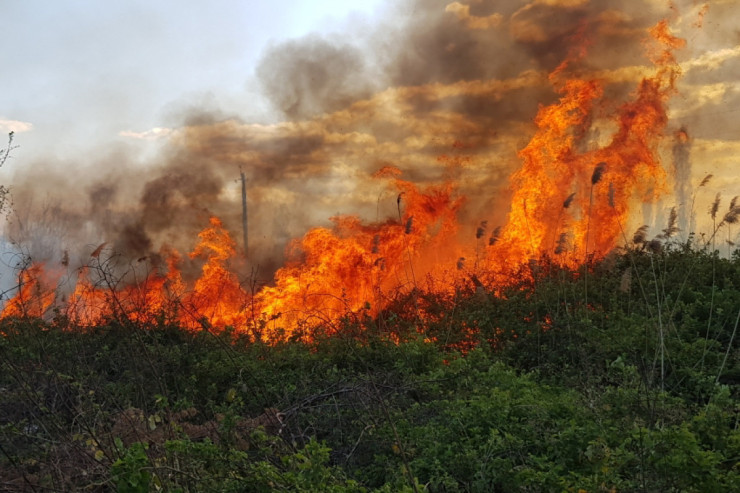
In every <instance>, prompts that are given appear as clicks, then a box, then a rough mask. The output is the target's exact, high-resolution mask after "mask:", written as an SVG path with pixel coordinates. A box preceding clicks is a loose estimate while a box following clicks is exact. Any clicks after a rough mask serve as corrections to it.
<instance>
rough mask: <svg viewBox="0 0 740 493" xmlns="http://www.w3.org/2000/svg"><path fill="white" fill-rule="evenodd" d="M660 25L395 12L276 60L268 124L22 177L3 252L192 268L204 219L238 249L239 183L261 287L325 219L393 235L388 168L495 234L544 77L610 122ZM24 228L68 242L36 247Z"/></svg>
mask: <svg viewBox="0 0 740 493" xmlns="http://www.w3.org/2000/svg"><path fill="white" fill-rule="evenodd" d="M638 3H639V5H637V4H638ZM723 5H724V8H729V7H727V4H726V3H724V4H723ZM671 15H673V16H674V17H675V13H674V12H673V11H672V10H671V9H670V8H669V4H668V3H667V2H662V1H658V0H655V1H650V2H633V3H630V2H626V5H625V2H622V1H618V0H593V1H587V0H560V1H557V0H532V1H530V2H521V1H514V0H510V1H503V2H501V1H494V0H470V1H467V2H450V1H448V0H407V1H405V2H400V3H399V4H397V5H395V6H394V7H393V8H391V9H390V10H389V12H388V17H387V18H386V19H384V20H382V21H381V22H379V23H378V25H377V26H376V27H373V28H362V29H360V28H359V27H358V26H349V27H348V28H347V32H342V33H336V34H333V35H328V36H322V35H319V34H312V35H309V36H306V37H304V38H301V39H296V40H289V41H285V42H281V43H276V44H273V45H272V46H270V47H269V48H268V49H267V50H266V51H265V52H264V54H263V56H262V58H261V61H260V62H259V64H258V66H257V68H256V72H255V77H256V79H257V81H258V82H259V85H260V87H262V90H263V94H264V97H265V98H266V100H267V101H268V102H269V103H270V104H271V105H272V107H273V109H274V111H275V112H276V114H277V115H279V118H277V121H276V122H273V123H261V124H257V123H251V122H248V121H243V120H242V119H241V118H240V117H239V116H238V115H233V114H228V113H222V112H220V111H209V110H206V109H204V108H199V107H195V108H189V109H188V110H187V111H186V114H185V116H184V118H183V123H182V125H181V126H180V127H179V128H178V129H176V130H174V131H173V132H172V133H171V134H170V135H169V137H168V138H169V141H168V144H167V145H166V146H165V148H164V149H163V150H162V151H161V152H160V154H159V155H158V156H156V158H155V159H153V160H152V161H151V162H146V163H141V162H137V161H136V160H135V159H132V158H131V157H130V156H127V155H126V150H125V149H121V150H119V151H118V152H107V153H106V154H104V155H103V156H102V157H100V158H96V159H93V161H94V167H92V169H94V170H96V171H94V172H93V171H90V172H89V173H85V172H79V173H68V172H67V170H66V169H65V166H66V165H68V166H69V169H75V168H76V167H75V165H74V163H66V164H65V163H58V162H55V161H54V159H53V158H51V159H50V160H49V162H47V163H43V164H42V163H33V165H32V166H29V167H28V171H27V174H26V175H21V176H18V177H17V180H16V182H15V183H14V194H15V197H16V209H17V210H18V214H19V215H18V217H24V219H23V220H17V221H14V222H12V224H14V226H12V227H11V228H10V229H11V236H15V237H17V238H18V241H26V242H29V243H33V244H36V243H38V244H39V245H40V244H44V245H45V246H43V248H38V251H35V250H34V255H35V256H36V257H37V258H39V259H42V258H44V257H46V258H54V257H55V256H56V257H58V256H59V255H61V253H60V252H61V251H63V250H69V251H74V252H75V256H76V258H77V259H78V260H79V261H81V262H82V261H84V258H85V255H86V254H87V255H89V252H90V251H91V250H92V249H93V248H94V247H95V246H97V245H98V244H100V242H102V241H108V242H109V244H110V245H111V248H112V249H113V250H115V251H116V252H119V253H121V254H122V255H125V256H128V257H130V258H137V257H142V256H151V257H152V258H156V256H157V255H158V253H159V251H160V248H162V247H163V246H165V245H166V246H168V247H172V248H176V249H177V250H179V251H181V252H188V251H190V250H191V249H192V247H193V245H194V242H195V241H196V235H197V232H198V231H199V230H200V229H202V228H203V227H204V226H206V225H207V221H208V217H209V216H210V215H216V216H218V217H220V218H221V219H222V220H223V221H224V224H225V225H226V226H227V228H229V229H230V230H231V231H232V235H233V237H234V238H241V229H240V228H241V195H240V193H241V186H240V183H239V182H238V180H239V176H240V175H239V173H240V170H243V172H244V173H245V174H246V177H247V183H248V208H249V211H250V217H249V225H250V231H249V238H250V242H251V244H250V245H249V250H248V252H246V253H247V258H248V259H249V261H250V263H251V265H256V266H260V267H261V268H262V271H261V273H262V275H264V276H268V275H269V273H270V270H271V269H274V268H275V266H277V265H279V264H280V263H281V262H282V260H283V259H282V253H281V252H283V251H284V249H285V247H286V245H287V244H288V242H289V240H290V239H291V238H294V237H297V236H300V235H302V234H303V233H304V232H305V231H307V230H308V229H309V228H310V227H312V226H316V225H321V224H327V221H328V219H329V218H330V217H331V216H334V215H337V214H356V215H359V216H360V217H362V218H363V219H364V220H369V221H375V220H384V219H386V218H387V217H393V212H394V207H395V196H396V192H395V191H394V190H390V189H389V188H388V186H387V184H386V183H385V182H383V181H382V180H377V179H374V178H373V174H374V172H375V171H376V170H378V169H379V168H381V167H382V166H385V165H389V164H390V165H393V166H395V167H397V168H398V169H400V170H401V171H402V173H403V177H404V178H405V179H408V180H411V181H414V182H417V183H419V184H420V185H424V184H428V183H435V182H439V181H441V180H444V179H446V178H450V177H455V178H456V180H457V183H458V187H459V193H460V194H461V195H465V196H466V197H467V199H468V201H467V206H466V208H465V210H464V211H463V215H464V217H463V218H462V220H463V222H467V223H469V225H470V226H469V227H470V228H471V231H473V230H474V229H475V227H476V225H477V224H480V222H481V221H484V220H485V221H489V223H490V224H491V225H492V226H493V225H496V224H500V222H501V221H502V220H503V218H504V217H505V214H506V212H507V211H506V205H505V204H506V197H507V194H508V193H509V192H508V190H507V186H508V183H507V177H508V176H509V174H510V173H511V172H512V170H514V169H515V168H516V167H517V166H518V164H519V158H518V157H517V154H516V153H517V151H518V150H519V149H521V148H522V147H523V146H524V145H525V144H526V142H527V141H528V139H529V138H530V137H531V135H532V133H533V132H534V126H533V118H534V117H535V115H536V113H537V110H538V108H539V106H540V105H543V104H548V103H551V102H553V101H554V100H555V99H556V98H557V97H558V95H557V92H556V91H555V88H554V87H553V83H552V82H551V81H550V80H549V79H548V74H549V73H551V72H552V71H553V70H554V69H555V68H556V67H558V66H559V65H560V64H561V63H562V61H563V60H564V59H565V58H566V57H567V56H569V55H571V59H572V60H574V61H572V62H571V64H570V65H569V66H568V67H567V68H566V70H567V71H568V72H569V73H575V74H578V75H581V76H585V77H588V76H592V77H596V78H599V79H601V80H604V81H605V82H606V86H605V92H606V95H607V96H608V98H605V99H609V98H613V99H614V102H613V103H604V104H605V105H609V104H612V105H616V104H619V102H620V98H623V97H624V96H626V94H627V93H628V92H629V91H631V90H632V89H633V88H634V86H635V83H636V82H637V81H638V80H639V78H640V77H641V76H642V74H643V72H644V70H645V65H647V64H648V60H647V58H646V57H645V50H644V46H643V44H644V42H645V29H646V28H647V27H648V26H650V25H652V24H654V23H655V22H656V21H657V20H658V19H660V18H662V17H664V16H671ZM354 28H357V29H354ZM584 45H586V46H587V51H585V52H584V53H583V54H582V56H576V57H573V56H572V55H573V52H574V50H577V49H580V47H582V46H584ZM727 73H730V72H727ZM724 76H725V77H726V76H727V74H725V75H724ZM556 84H557V82H556ZM608 109H609V108H606V107H605V108H602V109H600V111H603V112H605V113H606V112H607V111H608ZM226 115H228V116H226ZM598 118H599V114H596V115H595V120H596V121H595V122H594V124H595V125H598V124H599V122H598ZM607 130H608V129H607ZM676 152H678V153H679V154H680V152H679V151H676ZM681 152H683V151H681ZM686 152H688V150H686ZM679 161H681V162H682V163H683V162H684V161H686V159H684V156H683V154H681V155H680V156H677V158H676V166H679ZM681 166H683V165H681ZM101 169H102V170H105V171H103V172H101V171H99V170H101ZM60 170H64V171H60ZM44 175H45V176H46V180H41V179H40V178H39V177H40V176H44ZM685 179H688V178H686V177H682V180H684V181H685ZM41 181H45V184H40V182H41ZM51 183H53V186H52V185H50V184H51ZM686 193H687V192H685V190H684V189H680V190H677V194H679V195H681V197H682V201H685V198H686V197H685V195H686ZM39 197H41V198H40V199H39ZM47 209H52V210H54V211H56V212H55V213H54V214H53V215H49V214H46V215H44V214H43V211H44V210H47ZM682 218H683V216H682ZM683 220H684V221H685V218H684V219H683ZM32 222H33V223H39V224H42V223H45V222H50V223H53V224H54V225H58V228H60V229H62V230H63V231H54V232H50V231H42V230H43V228H40V230H39V232H38V233H33V234H32V232H31V231H30V230H29V227H28V224H29V223H32ZM21 224H23V225H25V226H23V225H21ZM55 227H57V226H55ZM34 235H37V236H38V237H35V236H34ZM41 238H43V240H42V239H41ZM49 238H52V239H55V240H56V243H53V242H52V245H58V248H56V247H55V246H48V245H47V243H49V242H48V239H49ZM45 242H46V243H45ZM55 248H56V252H51V251H50V249H51V250H54V249H55Z"/></svg>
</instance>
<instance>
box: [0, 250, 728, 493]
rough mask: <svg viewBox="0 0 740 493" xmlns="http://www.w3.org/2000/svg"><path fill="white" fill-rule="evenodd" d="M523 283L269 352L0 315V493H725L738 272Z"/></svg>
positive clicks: (611, 261) (667, 268) (404, 305)
mask: <svg viewBox="0 0 740 493" xmlns="http://www.w3.org/2000/svg"><path fill="white" fill-rule="evenodd" d="M584 269H588V273H587V274H586V273H585V272H584ZM585 278H587V282H584V280H585ZM523 279H526V280H523V281H522V282H521V284H520V285H517V286H511V287H510V288H508V289H506V290H505V291H504V292H500V293H496V294H495V295H494V293H492V292H488V291H485V290H482V289H479V288H478V289H476V287H475V285H474V284H473V283H471V285H470V286H460V288H459V290H458V291H457V292H456V293H455V294H454V295H453V296H440V295H435V294H434V293H426V292H424V291H423V290H415V291H413V292H412V293H409V294H406V295H404V296H398V297H397V299H396V301H395V302H394V304H393V305H392V306H391V307H389V308H388V309H387V310H385V311H384V312H383V313H382V314H381V315H380V316H378V317H370V316H368V314H367V313H363V312H359V313H351V314H347V316H346V317H345V318H344V319H343V320H342V321H341V322H340V323H339V328H340V330H339V331H337V330H336V326H334V327H332V329H331V333H329V332H330V331H329V330H328V329H326V330H324V328H322V327H317V328H312V331H311V333H310V337H309V333H308V332H305V333H302V334H298V335H296V336H295V337H294V338H293V340H288V341H284V342H280V343H277V344H271V345H268V344H264V343H260V342H255V341H254V340H252V339H251V338H250V337H248V336H247V335H240V334H238V333H235V332H234V331H231V330H226V331H223V332H221V333H214V332H212V331H208V330H202V331H197V332H193V331H186V330H182V329H180V328H179V327H177V326H171V325H167V324H166V323H164V322H162V323H153V324H147V325H141V324H136V323H134V322H131V321H129V320H125V319H112V320H109V321H108V322H107V323H104V324H100V325H99V326H96V327H92V328H90V327H87V328H79V327H75V326H74V325H73V324H71V323H70V322H69V321H68V320H65V319H64V318H63V317H57V318H55V319H52V320H47V321H43V320H38V319H5V320H3V321H2V322H0V332H2V337H0V363H1V365H2V367H1V371H0V491H9V492H10V491H37V492H47V491H124V492H147V491H180V492H185V491H188V492H191V491H192V492H195V491H246V492H251V491H333V492H344V491H353V492H354V491H386V492H395V491H428V492H454V491H461V492H463V491H464V492H473V491H481V492H490V491H492V492H508V491H569V492H571V491H572V492H580V491H588V492H596V491H642V492H655V491H697V492H710V491H718V492H726V491H740V475H739V473H740V462H739V461H740V431H739V430H738V420H740V400H739V399H738V383H740V352H739V351H738V337H737V334H736V332H737V329H738V320H740V290H739V289H738V288H739V287H740V258H739V257H738V256H737V255H734V256H732V257H731V258H729V259H728V258H721V257H720V256H719V255H718V254H717V253H711V252H709V251H708V250H707V249H698V248H692V247H691V246H690V245H681V244H675V245H668V246H665V247H664V248H662V249H661V250H660V251H652V252H651V251H647V250H644V249H638V248H635V249H631V250H628V251H622V252H621V253H618V254H614V255H611V256H609V258H608V259H606V260H603V261H601V262H598V263H594V264H591V265H588V266H585V267H582V268H581V270H580V271H567V270H562V269H559V268H557V267H555V266H554V265H549V264H548V263H547V262H546V261H543V262H541V265H540V266H539V267H538V268H536V269H535V270H533V271H531V272H530V273H529V275H528V276H523ZM278 322H279V321H278Z"/></svg>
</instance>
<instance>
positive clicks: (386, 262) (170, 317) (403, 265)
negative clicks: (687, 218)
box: [2, 22, 683, 341]
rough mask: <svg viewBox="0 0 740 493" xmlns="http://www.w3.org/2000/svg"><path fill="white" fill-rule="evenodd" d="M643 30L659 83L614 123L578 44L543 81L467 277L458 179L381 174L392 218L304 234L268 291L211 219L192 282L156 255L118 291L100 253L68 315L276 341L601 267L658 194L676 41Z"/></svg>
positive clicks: (642, 87) (34, 294) (336, 223)
mask: <svg viewBox="0 0 740 493" xmlns="http://www.w3.org/2000/svg"><path fill="white" fill-rule="evenodd" d="M650 34H651V35H652V38H653V39H654V40H655V42H656V43H657V44H656V46H657V47H658V48H657V49H654V50H653V52H651V59H652V61H653V62H654V64H655V66H656V73H655V75H653V76H652V77H647V78H644V79H643V80H642V81H641V82H640V83H639V84H638V87H637V89H636V90H635V92H634V94H633V96H632V99H631V100H630V101H628V102H626V103H623V104H621V105H620V106H618V107H616V108H612V109H611V113H610V114H607V115H604V114H603V113H604V112H605V111H608V105H607V104H606V102H605V101H603V96H604V85H605V83H604V82H603V81H602V80H600V79H599V78H582V77H571V78H568V77H567V74H568V73H569V72H570V69H569V67H570V65H571V64H574V63H577V61H578V59H579V58H580V57H582V56H583V53H584V50H585V44H586V43H585V41H584V40H580V41H579V44H578V45H577V49H575V50H573V51H572V53H571V55H570V56H569V58H568V59H566V60H565V61H564V62H563V63H562V64H561V65H560V66H558V67H557V69H556V70H554V71H553V72H552V74H550V82H551V84H552V85H553V88H554V89H555V91H556V92H557V94H558V95H559V98H558V100H557V101H556V102H555V103H553V104H551V105H548V106H542V107H540V109H539V112H538V114H537V116H536V118H535V125H536V132H535V134H534V136H533V137H532V139H531V140H530V142H529V144H528V145H526V146H525V147H524V148H523V149H521V150H520V151H519V153H518V156H519V158H520V159H521V161H522V165H521V168H520V169H519V170H517V171H516V172H515V173H514V174H513V175H512V176H511V196H512V198H511V206H510V210H509V212H508V216H507V218H506V222H505V224H504V225H503V226H502V227H499V228H496V229H495V230H494V232H493V234H492V235H491V239H490V241H489V245H488V246H487V247H485V249H484V253H483V255H482V257H481V258H479V247H480V243H481V241H480V240H481V239H482V238H483V235H484V233H485V230H486V228H487V226H488V225H487V222H486V221H484V222H482V223H481V224H480V226H479V227H478V229H477V230H476V234H475V237H476V246H475V251H476V254H475V256H476V262H475V263H474V264H473V265H472V267H471V265H470V264H469V263H468V262H467V261H466V257H465V255H467V254H469V252H470V251H471V246H470V244H471V243H470V242H468V241H464V240H462V239H461V238H460V237H459V215H460V214H459V213H460V211H461V208H462V206H463V204H464V197H462V196H460V194H459V193H458V191H457V188H456V186H455V183H454V182H453V181H451V180H450V181H446V182H444V183H441V184H439V185H433V186H428V187H426V188H423V189H422V188H419V187H418V186H417V185H415V184H413V183H411V182H409V181H405V180H403V179H401V178H400V172H399V171H398V170H397V169H396V168H393V167H385V168H383V169H382V170H380V171H379V172H378V173H377V174H376V178H377V179H378V180H385V181H386V183H387V184H388V185H389V186H390V187H391V189H392V190H393V191H394V194H397V195H396V197H397V202H396V205H397V212H398V214H397V217H392V218H389V219H387V220H385V221H384V222H377V223H372V224H365V223H363V222H362V221H361V220H360V219H359V218H358V217H355V216H337V217H334V218H332V222H333V226H332V227H330V228H329V227H323V228H315V229H312V230H310V231H309V232H308V233H306V234H305V236H303V237H302V238H300V239H296V240H294V241H293V242H292V244H291V245H290V247H289V252H290V255H289V256H290V260H289V261H288V262H287V264H286V265H285V266H284V267H282V268H280V269H279V270H278V271H277V273H276V274H275V278H274V282H273V283H272V284H271V285H269V286H265V287H262V288H261V289H257V287H256V285H254V284H253V285H252V286H250V287H249V288H245V287H244V286H243V285H242V284H241V283H240V281H239V278H238V277H237V275H236V274H235V273H234V272H233V270H232V269H231V266H230V262H231V261H232V259H233V258H234V257H235V255H236V245H235V243H234V241H233V240H232V238H231V237H230V235H229V233H228V232H227V230H226V229H225V228H224V226H223V224H222V223H221V221H220V220H219V219H217V218H215V217H213V218H211V220H210V224H209V226H208V227H207V228H205V229H204V230H203V231H202V232H201V233H200V234H199V235H198V238H199V242H198V244H197V245H196V247H195V248H194V249H193V251H192V252H191V253H190V258H191V259H203V264H202V269H201V274H200V277H199V278H198V279H197V280H196V281H195V282H193V283H188V282H186V281H185V280H183V276H182V274H181V272H180V270H179V269H180V264H181V256H180V254H179V253H178V252H176V251H174V250H165V251H163V252H162V255H163V257H164V258H165V259H166V265H165V266H164V267H161V268H159V269H155V270H154V271H153V272H151V273H149V274H147V275H146V276H144V278H143V279H140V280H136V279H134V280H133V281H132V282H129V283H128V284H126V285H125V286H121V285H120V283H119V282H118V280H115V279H113V278H112V277H111V275H110V273H109V272H108V271H107V270H106V265H105V263H104V262H101V261H100V256H101V255H102V254H101V253H100V251H96V252H95V255H93V257H94V258H93V260H94V262H93V263H92V265H91V266H89V267H87V268H85V269H82V270H81V271H80V272H79V274H78V280H77V283H76V287H75V289H74V291H73V292H72V293H71V295H70V296H69V300H68V302H67V303H66V305H65V306H66V311H67V315H68V316H69V318H70V319H71V320H73V321H75V322H77V323H78V324H81V325H86V324H89V325H92V324H95V323H99V322H100V321H103V320H105V319H106V318H109V317H114V316H115V317H120V316H124V317H126V318H128V319H129V320H132V321H137V322H142V323H146V322H149V321H152V320H161V319H164V320H165V321H168V322H177V323H179V324H181V325H182V326H184V327H187V328H191V329H204V328H205V329H210V328H216V329H219V330H220V329H223V328H225V327H233V328H234V329H236V330H237V331H242V332H247V333H250V334H252V335H253V336H254V337H257V338H262V339H263V340H265V341H277V340H281V339H284V338H286V337H291V336H293V335H296V334H301V333H302V332H301V331H302V329H310V328H311V327H314V326H319V325H321V326H323V327H324V328H329V330H337V329H338V326H337V324H336V322H337V321H338V320H339V319H340V318H341V317H342V316H344V315H345V314H347V313H352V312H359V311H363V312H364V313H367V314H368V315H371V316H374V315H378V314H379V313H380V311H381V310H383V309H384V308H386V307H387V306H389V304H390V303H391V302H392V301H393V299H394V298H395V297H396V296H398V295H399V294H413V293H414V292H416V291H419V290H422V289H424V290H430V291H433V292H435V293H439V294H449V293H452V292H454V291H455V289H457V288H458V287H459V286H460V285H461V283H467V284H470V282H473V283H474V284H475V286H476V287H478V288H482V286H483V285H484V284H486V285H487V286H486V287H488V288H497V287H500V286H503V285H506V284H507V283H510V282H512V281H514V280H515V278H514V276H515V275H516V273H517V272H519V271H520V270H521V267H522V266H523V265H527V264H528V263H531V262H539V261H541V260H542V259H543V258H545V257H548V258H550V259H551V261H554V262H557V263H560V264H562V265H564V266H567V267H570V268H573V267H576V266H578V265H579V264H582V263H584V262H587V261H588V260H589V258H593V257H595V258H599V257H601V256H603V255H605V254H606V253H608V252H609V251H610V250H612V249H613V248H615V247H616V246H617V245H618V243H619V241H620V237H621V236H622V235H623V234H624V228H625V226H626V225H627V223H628V221H629V219H630V213H631V210H632V206H633V205H634V204H637V203H641V202H650V201H652V200H654V199H655V197H657V196H658V195H659V194H661V193H663V192H664V191H665V190H666V184H665V181H666V180H665V171H664V169H663V167H662V166H661V162H660V159H659V157H658V154H657V145H658V142H659V140H660V138H661V136H662V133H663V130H664V128H665V126H666V123H667V116H666V102H667V100H668V98H669V97H670V96H671V94H672V93H673V91H674V83H675V81H676V78H677V77H678V75H679V73H678V70H677V68H676V64H675V60H674V58H673V54H672V53H673V50H674V49H676V48H679V47H680V46H682V43H683V42H682V40H679V39H678V38H675V37H673V36H671V35H670V34H669V32H668V26H667V23H665V22H661V23H659V24H658V25H656V26H655V27H653V28H652V29H651V30H650ZM605 108H607V109H605ZM605 117H606V118H608V119H609V121H610V122H611V125H612V126H613V127H614V128H615V130H614V131H613V135H612V136H611V139H610V141H609V142H608V143H606V144H604V145H600V143H599V142H596V141H594V140H593V139H590V135H589V130H590V128H591V127H592V125H593V123H594V120H595V118H605ZM98 250H100V249H98ZM466 252H468V253H466ZM42 278H44V275H43V265H41V264H38V265H34V266H33V267H32V268H30V269H28V270H26V271H25V272H24V273H23V279H22V282H21V289H20V290H19V291H18V293H17V294H16V296H15V297H14V298H13V299H12V300H11V301H10V302H8V304H7V305H6V306H5V309H4V310H3V312H2V317H18V316H37V317H40V316H44V315H45V313H46V312H47V310H48V309H49V307H51V306H52V305H54V303H55V299H54V291H53V290H46V291H42V290H41V284H39V282H40V279H42Z"/></svg>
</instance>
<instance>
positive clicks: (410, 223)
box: [404, 216, 414, 235]
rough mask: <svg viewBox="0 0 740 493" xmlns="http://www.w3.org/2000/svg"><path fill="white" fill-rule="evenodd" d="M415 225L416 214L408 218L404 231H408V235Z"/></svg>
mask: <svg viewBox="0 0 740 493" xmlns="http://www.w3.org/2000/svg"><path fill="white" fill-rule="evenodd" d="M413 227H414V216H411V217H409V218H408V219H407V220H406V226H405V228H404V233H406V234H407V235H408V234H411V230H412V229H413Z"/></svg>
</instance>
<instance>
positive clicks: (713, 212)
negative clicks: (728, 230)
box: [709, 193, 721, 221]
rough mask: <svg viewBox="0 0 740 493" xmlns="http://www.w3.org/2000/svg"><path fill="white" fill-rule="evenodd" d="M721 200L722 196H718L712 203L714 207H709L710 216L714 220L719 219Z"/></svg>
mask: <svg viewBox="0 0 740 493" xmlns="http://www.w3.org/2000/svg"><path fill="white" fill-rule="evenodd" d="M720 198H721V194H719V193H718V194H717V197H716V198H715V199H714V202H712V205H711V206H709V215H710V216H711V218H712V220H713V221H714V220H716V219H717V212H718V211H719V201H720Z"/></svg>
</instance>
